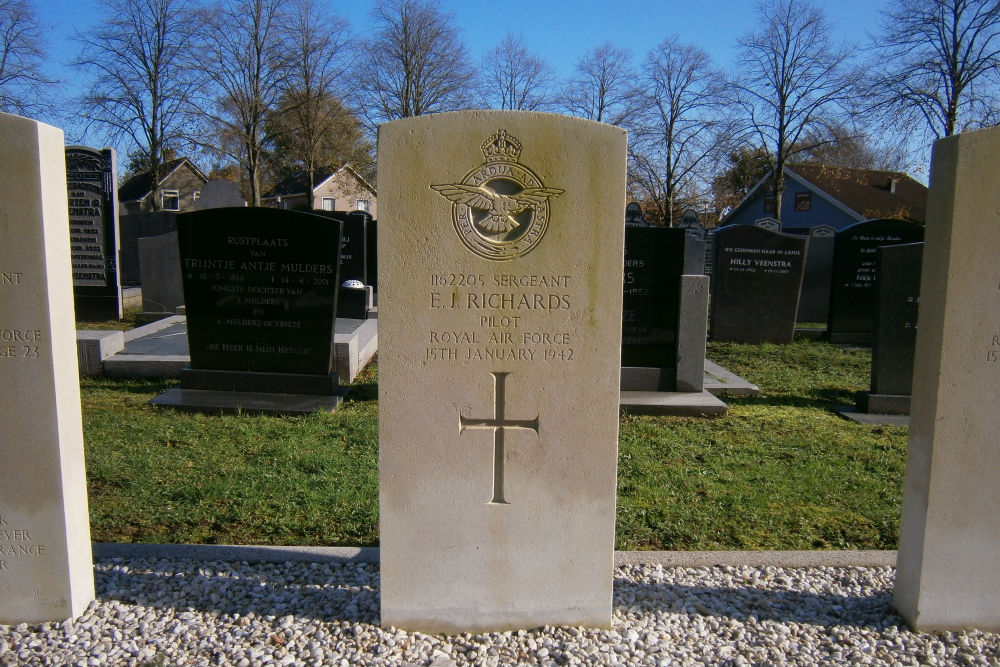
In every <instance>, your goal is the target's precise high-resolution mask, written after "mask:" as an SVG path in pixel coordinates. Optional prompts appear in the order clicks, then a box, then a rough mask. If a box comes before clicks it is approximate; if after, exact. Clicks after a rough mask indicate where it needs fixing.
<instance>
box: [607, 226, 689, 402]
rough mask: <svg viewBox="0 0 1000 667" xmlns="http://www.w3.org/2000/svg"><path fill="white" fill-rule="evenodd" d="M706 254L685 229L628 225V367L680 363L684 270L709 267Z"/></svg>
mask: <svg viewBox="0 0 1000 667" xmlns="http://www.w3.org/2000/svg"><path fill="white" fill-rule="evenodd" d="M704 257H705V251H704V242H702V241H698V240H697V239H693V238H691V237H689V236H688V235H687V233H686V232H685V230H683V229H665V228H662V227H634V226H626V227H625V285H624V301H623V307H622V362H621V363H622V366H623V367H627V366H641V367H658V368H675V367H676V365H677V336H678V327H679V325H680V286H681V276H682V275H684V274H689V275H691V274H702V273H704ZM703 335H704V332H703ZM661 389H664V390H667V391H673V387H662V388H661Z"/></svg>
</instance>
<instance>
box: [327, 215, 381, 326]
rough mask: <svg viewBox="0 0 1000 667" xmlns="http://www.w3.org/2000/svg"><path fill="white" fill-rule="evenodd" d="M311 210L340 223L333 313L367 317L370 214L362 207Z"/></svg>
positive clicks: (350, 316)
mask: <svg viewBox="0 0 1000 667" xmlns="http://www.w3.org/2000/svg"><path fill="white" fill-rule="evenodd" d="M314 213H316V214H318V215H322V216H324V217H328V218H331V219H334V220H339V221H340V222H341V223H342V225H343V230H344V231H343V235H342V236H341V247H340V294H339V295H338V297H337V317H346V318H351V319H356V320H363V319H367V317H368V311H369V310H370V307H371V298H370V293H371V289H370V287H371V286H370V284H369V282H368V224H369V223H370V222H371V219H372V217H371V215H369V214H368V213H365V212H364V211H351V212H350V213H348V212H346V211H314ZM359 283H360V285H358V284H359Z"/></svg>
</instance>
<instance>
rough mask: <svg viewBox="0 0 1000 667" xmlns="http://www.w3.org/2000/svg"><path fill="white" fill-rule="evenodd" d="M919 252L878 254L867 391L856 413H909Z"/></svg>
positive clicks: (913, 248)
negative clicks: (870, 364)
mask: <svg viewBox="0 0 1000 667" xmlns="http://www.w3.org/2000/svg"><path fill="white" fill-rule="evenodd" d="M923 250H924V244H923V243H907V244H903V245H894V246H883V247H881V248H879V249H878V253H877V254H878V257H877V264H878V266H877V269H878V271H877V276H878V277H877V279H876V280H875V305H876V308H875V323H874V336H873V338H872V370H871V391H867V392H860V393H859V394H858V397H857V407H858V411H859V412H866V413H870V414H909V412H910V392H911V389H912V386H913V354H914V349H915V348H916V342H917V312H918V308H919V304H920V265H921V261H922V258H923Z"/></svg>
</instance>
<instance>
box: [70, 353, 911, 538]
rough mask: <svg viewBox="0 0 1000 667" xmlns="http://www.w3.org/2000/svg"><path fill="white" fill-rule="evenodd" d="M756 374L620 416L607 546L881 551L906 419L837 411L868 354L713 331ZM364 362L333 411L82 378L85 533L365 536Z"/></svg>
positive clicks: (718, 357) (369, 454)
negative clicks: (179, 395) (886, 420)
mask: <svg viewBox="0 0 1000 667" xmlns="http://www.w3.org/2000/svg"><path fill="white" fill-rule="evenodd" d="M709 357H710V358H711V359H713V360H714V361H716V362H718V363H721V364H722V365H723V366H726V367H727V368H729V369H730V370H732V371H733V372H735V373H738V374H740V375H742V376H744V377H746V378H747V379H748V380H750V381H751V382H754V383H755V384H757V385H758V386H760V387H761V390H762V391H761V395H760V396H757V397H746V398H736V397H731V398H727V399H726V400H727V402H728V403H729V405H730V411H729V414H728V415H727V416H726V417H723V418H720V419H715V420H699V419H687V418H675V417H638V416H625V417H622V419H621V430H620V439H619V471H618V479H619V481H618V521H617V540H616V547H617V548H618V549H813V548H837V549H893V548H895V547H896V541H897V530H898V523H899V510H900V501H901V496H902V478H903V462H904V458H905V448H906V429H905V428H900V427H892V426H884V427H873V426H863V425H858V424H854V423H853V422H848V421H846V420H843V419H841V418H840V417H837V416H836V415H834V414H833V412H832V411H831V408H832V407H833V406H834V405H837V404H848V403H851V402H853V392H854V391H857V390H859V389H863V388H866V387H867V385H868V372H869V363H870V355H869V354H868V353H867V352H865V351H859V350H849V351H844V350H841V349H839V348H836V347H834V346H831V345H828V344H826V343H821V342H811V341H800V342H796V343H794V344H792V345H785V346H774V345H763V346H750V345H723V344H711V345H710V346H709ZM376 383H377V368H375V367H374V366H372V367H370V368H369V369H366V371H365V372H364V373H363V374H362V375H361V376H360V377H359V378H358V380H357V382H355V384H354V386H353V387H352V392H351V397H350V398H349V400H348V401H346V402H345V403H344V405H343V406H342V407H341V408H340V409H338V410H337V412H335V413H332V414H315V415H310V416H306V417H247V416H229V417H214V416H205V415H190V414H185V413H178V412H173V411H169V410H158V409H154V408H152V407H150V406H149V405H147V402H148V401H149V399H151V398H152V397H153V396H155V395H156V394H157V393H159V392H161V391H163V390H164V389H166V388H167V387H169V386H171V385H172V382H164V381H148V380H126V381H122V380H110V379H104V378H92V379H84V380H81V387H82V394H83V415H84V437H85V441H86V448H87V477H88V486H89V492H90V516H91V525H92V533H93V537H94V539H95V540H99V541H112V542H115V541H119V542H176V543H205V544H214V543H218V544H301V545H375V544H377V543H378V403H377V384H376Z"/></svg>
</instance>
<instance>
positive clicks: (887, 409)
mask: <svg viewBox="0 0 1000 667" xmlns="http://www.w3.org/2000/svg"><path fill="white" fill-rule="evenodd" d="M854 402H855V405H857V407H858V412H867V413H869V414H873V415H908V414H910V395H909V394H875V393H872V392H869V391H859V392H858V394H857V396H856V398H855V401H854Z"/></svg>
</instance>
